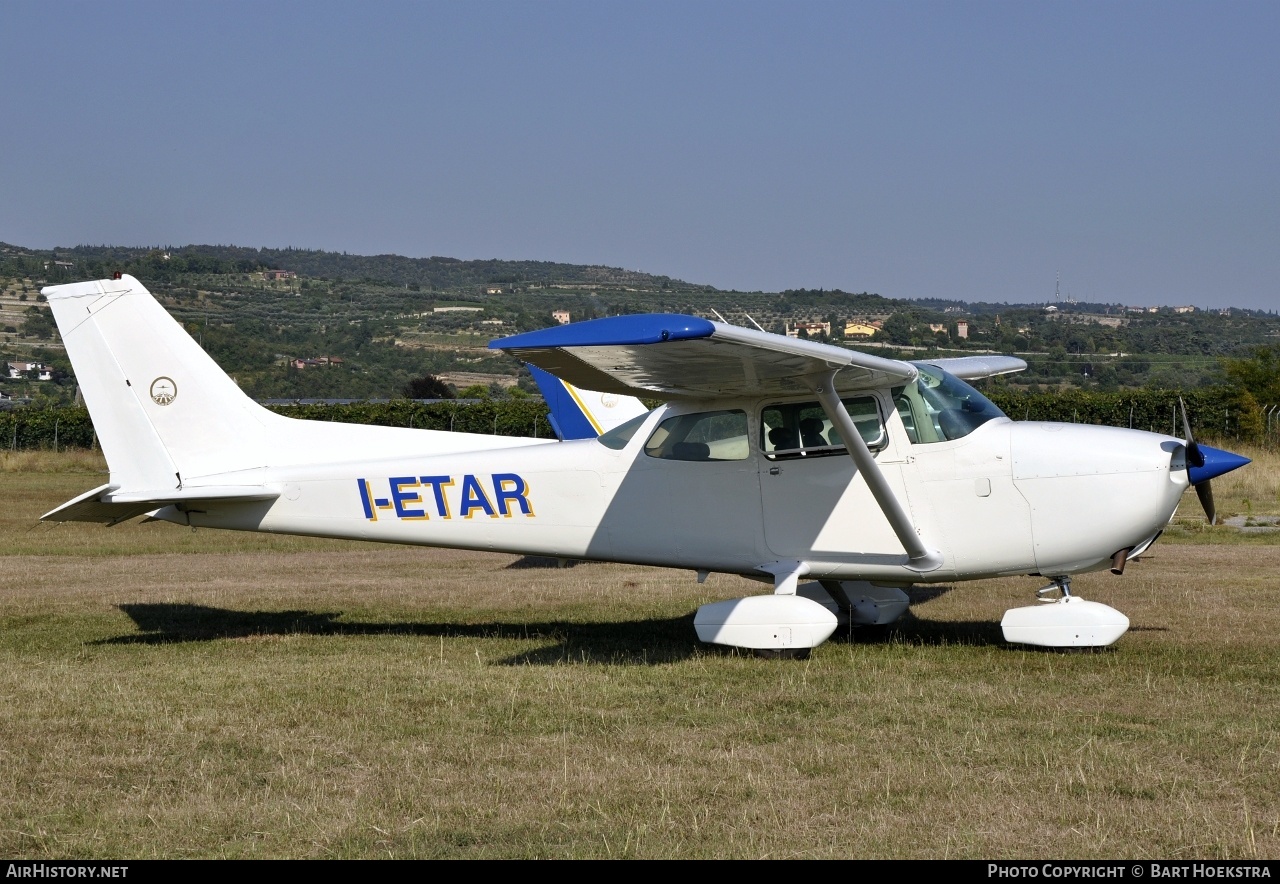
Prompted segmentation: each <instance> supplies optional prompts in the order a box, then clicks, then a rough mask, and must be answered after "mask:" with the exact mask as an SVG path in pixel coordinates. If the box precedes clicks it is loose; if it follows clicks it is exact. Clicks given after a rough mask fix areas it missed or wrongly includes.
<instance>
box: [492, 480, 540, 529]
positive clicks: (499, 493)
mask: <svg viewBox="0 0 1280 884" xmlns="http://www.w3.org/2000/svg"><path fill="white" fill-rule="evenodd" d="M493 497H494V500H495V501H497V503H498V512H500V513H502V515H504V516H506V517H507V518H510V517H511V510H509V509H508V508H507V502H508V501H512V500H514V501H515V502H516V505H517V506H519V507H520V512H522V513H524V514H525V515H526V516H532V515H533V507H532V506H530V505H529V486H528V485H527V484H525V481H524V479H522V478H521V477H520V476H517V475H516V474H515V473H494V474H493Z"/></svg>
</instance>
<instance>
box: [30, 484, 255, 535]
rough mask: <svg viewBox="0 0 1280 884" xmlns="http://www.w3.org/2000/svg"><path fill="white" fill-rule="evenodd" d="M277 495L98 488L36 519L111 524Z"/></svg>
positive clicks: (245, 489) (248, 489)
mask: <svg viewBox="0 0 1280 884" xmlns="http://www.w3.org/2000/svg"><path fill="white" fill-rule="evenodd" d="M279 496H280V494H279V492H277V491H272V490H270V489H267V488H263V487H262V486H260V485H259V486H252V485H250V486H238V485H223V486H220V487H214V486H211V487H208V488H199V487H196V488H175V489H173V490H171V491H142V492H138V491H132V492H127V493H121V492H120V491H119V486H117V485H110V484H108V485H100V486H98V487H97V488H94V489H93V490H92V491H86V492H85V493H84V494H81V495H80V496H79V497H76V498H73V499H72V500H69V501H67V502H66V503H64V504H63V505H62V506H60V507H57V508H56V509H52V510H50V511H49V512H47V513H45V514H44V515H43V516H41V517H40V521H42V522H98V523H101V524H106V525H115V524H118V523H120V522H124V521H127V520H129V519H132V518H133V517H134V516H140V515H142V514H143V513H149V512H151V511H152V510H157V509H160V508H161V507H165V506H171V505H173V504H184V505H194V504H198V503H241V502H243V503H248V502H250V501H256V500H275V499H276V498H277V497H279Z"/></svg>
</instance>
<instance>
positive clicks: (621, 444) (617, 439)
mask: <svg viewBox="0 0 1280 884" xmlns="http://www.w3.org/2000/svg"><path fill="white" fill-rule="evenodd" d="M648 419H649V413H648V412H647V411H646V412H645V413H644V414H641V415H637V416H636V417H633V418H632V419H631V420H629V421H627V422H626V423H625V424H618V426H616V427H614V428H613V429H612V430H610V431H609V432H607V433H601V434H600V435H599V436H597V437H596V441H597V442H599V443H600V444H601V445H603V446H604V447H605V448H612V449H613V450H614V451H621V450H622V449H624V448H626V447H627V443H628V442H630V441H631V437H632V436H634V435H635V434H636V430H638V429H640V427H641V426H642V425H643V424H644V422H645V421H647V420H648Z"/></svg>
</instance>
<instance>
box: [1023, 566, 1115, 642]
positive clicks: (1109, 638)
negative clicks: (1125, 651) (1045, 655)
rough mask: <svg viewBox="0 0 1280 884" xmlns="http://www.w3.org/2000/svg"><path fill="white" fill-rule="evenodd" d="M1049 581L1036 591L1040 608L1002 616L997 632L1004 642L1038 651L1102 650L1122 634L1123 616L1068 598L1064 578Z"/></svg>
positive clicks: (1107, 607)
mask: <svg viewBox="0 0 1280 884" xmlns="http://www.w3.org/2000/svg"><path fill="white" fill-rule="evenodd" d="M1051 579H1052V580H1053V582H1052V583H1050V584H1049V585H1048V586H1044V587H1041V588H1040V589H1038V590H1036V597H1037V599H1038V600H1039V601H1040V604H1038V605H1029V606H1027V607H1025V608H1010V609H1009V610H1008V611H1005V612H1004V619H1003V620H1001V621H1000V629H1001V630H1002V631H1003V632H1004V640H1005V641H1007V642H1012V643H1014V644H1021V645H1036V646H1037V647H1042V648H1104V647H1106V646H1107V645H1110V644H1111V643H1113V642H1114V641H1115V640H1116V639H1118V638H1119V637H1120V636H1122V635H1124V634H1125V631H1126V630H1127V629H1128V628H1129V618H1128V617H1126V616H1125V615H1124V614H1121V613H1120V612H1119V611H1117V610H1116V609H1115V608H1113V607H1111V606H1110V605H1104V604H1102V603H1100V602H1087V601H1085V600H1084V599H1082V598H1080V596H1078V595H1072V594H1071V581H1070V579H1069V578H1067V577H1053V578H1051ZM1055 593H1056V594H1057V595H1056V597H1055V596H1054V594H1055Z"/></svg>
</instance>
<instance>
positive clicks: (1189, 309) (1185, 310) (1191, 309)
mask: <svg viewBox="0 0 1280 884" xmlns="http://www.w3.org/2000/svg"><path fill="white" fill-rule="evenodd" d="M1173 312H1174V313H1195V312H1196V308H1195V307H1174V308H1173Z"/></svg>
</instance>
